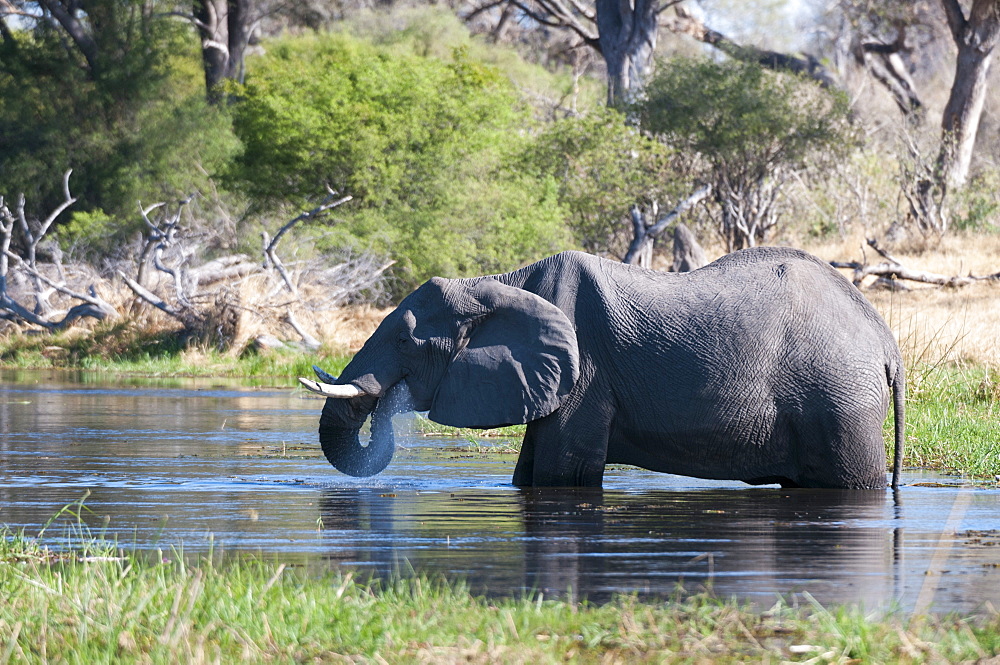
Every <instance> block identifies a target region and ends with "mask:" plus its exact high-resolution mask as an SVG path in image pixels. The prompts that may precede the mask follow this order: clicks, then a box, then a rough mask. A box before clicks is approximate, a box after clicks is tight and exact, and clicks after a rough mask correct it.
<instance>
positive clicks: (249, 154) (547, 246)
mask: <svg viewBox="0 0 1000 665" xmlns="http://www.w3.org/2000/svg"><path fill="white" fill-rule="evenodd" d="M233 93H234V94H235V95H236V96H238V98H239V99H240V101H239V102H238V103H237V104H236V105H235V106H234V108H233V114H234V127H235V130H236V133H237V135H238V136H239V137H240V139H241V140H242V141H243V145H244V150H243V153H242V155H241V156H240V157H239V158H238V159H237V160H236V162H235V166H234V168H233V169H232V170H231V172H230V181H231V182H232V183H234V184H236V185H237V186H238V187H240V188H242V190H243V191H245V192H246V193H247V194H249V195H250V196H252V197H255V198H256V199H257V200H258V201H259V202H260V203H261V205H262V206H265V207H267V208H270V209H274V210H279V209H281V208H282V207H283V206H284V207H287V206H295V207H306V206H308V205H310V200H311V199H312V198H313V197H316V196H317V195H320V194H324V193H325V190H326V188H327V187H332V188H333V189H335V190H337V191H340V192H343V193H349V194H351V195H353V196H354V197H355V201H354V202H352V204H351V205H349V206H344V207H343V208H340V209H338V221H339V222H340V223H338V224H337V225H336V226H333V227H331V228H329V229H327V232H326V233H325V234H324V235H323V236H322V238H321V239H319V240H317V247H319V248H320V249H323V248H330V247H334V246H338V247H343V246H354V247H356V248H358V249H362V250H369V249H370V250H375V251H377V252H387V253H389V254H391V255H392V257H393V258H394V259H395V260H396V261H397V265H396V266H395V275H396V277H397V279H398V280H399V288H400V290H408V289H409V288H410V287H412V286H414V285H415V284H417V283H419V282H421V281H423V280H425V279H427V278H429V277H431V276H433V275H445V276H461V275H470V274H479V273H482V272H495V271H499V270H508V269H511V268H513V267H516V266H517V265H519V264H522V263H526V262H529V261H532V260H534V259H537V258H540V257H541V256H544V255H546V254H549V253H552V252H553V251H557V250H559V249H563V248H565V247H566V246H567V244H568V242H569V237H568V234H567V232H566V230H565V227H564V225H563V223H562V219H563V211H562V210H561V209H560V207H559V205H558V202H557V198H556V196H555V189H554V186H553V184H552V182H551V180H550V179H549V178H547V177H545V176H544V175H542V176H536V175H529V174H525V173H521V172H519V171H518V170H517V169H516V168H514V161H513V156H514V155H517V154H519V153H520V152H521V151H522V150H523V148H524V146H525V145H526V143H527V142H529V141H530V140H531V139H530V135H529V133H528V132H527V131H526V128H528V127H529V125H530V112H529V109H528V108H526V107H525V106H524V105H523V104H522V103H521V102H520V100H519V99H518V95H517V94H516V91H515V89H514V87H513V86H512V85H511V84H510V82H509V81H508V80H507V79H506V78H504V77H503V76H502V75H501V74H500V73H499V72H498V71H497V70H495V69H493V68H492V67H489V66H485V65H483V64H481V63H478V62H476V61H473V60H471V59H470V58H469V57H468V56H467V55H466V53H465V52H464V51H463V50H461V49H459V50H456V51H455V52H454V54H453V56H452V58H451V59H449V60H443V59H439V58H435V57H423V56H418V55H411V54H406V53H402V54H401V53H395V52H387V51H384V50H381V49H379V48H377V47H375V46H372V45H370V44H367V43H364V42H361V41H359V40H356V39H353V38H351V37H348V36H346V35H326V36H310V37H303V38H297V39H285V40H282V41H279V42H276V43H274V44H271V45H269V46H268V53H267V55H266V56H263V57H260V58H256V59H254V60H253V61H252V62H251V63H250V66H249V70H248V75H247V80H246V83H245V85H243V86H239V87H237V88H236V89H234V90H233Z"/></svg>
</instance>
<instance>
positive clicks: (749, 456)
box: [300, 247, 905, 489]
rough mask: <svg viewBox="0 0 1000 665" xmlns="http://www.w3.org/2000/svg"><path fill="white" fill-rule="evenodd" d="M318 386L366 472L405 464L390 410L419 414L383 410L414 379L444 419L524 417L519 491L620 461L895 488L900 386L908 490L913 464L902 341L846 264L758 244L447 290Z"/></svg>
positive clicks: (432, 295) (331, 419)
mask: <svg viewBox="0 0 1000 665" xmlns="http://www.w3.org/2000/svg"><path fill="white" fill-rule="evenodd" d="M318 374H319V378H320V381H312V380H310V379H305V378H303V379H300V381H301V382H302V383H303V384H304V385H306V387H308V388H310V389H311V390H313V391H315V392H318V393H320V394H323V395H326V396H327V400H326V402H325V404H324V407H323V411H322V415H321V417H320V426H319V438H320V444H321V446H322V449H323V452H324V454H325V455H326V458H327V459H328V460H329V462H330V463H331V464H332V465H333V466H334V467H336V468H337V469H339V470H340V471H342V472H344V473H346V474H349V475H353V476H368V475H373V474H376V473H379V472H380V471H382V470H383V469H384V468H385V467H386V466H387V465H388V464H389V462H390V460H391V459H392V455H393V450H394V448H395V441H394V438H393V433H392V425H391V418H390V416H391V414H392V413H393V412H394V411H397V410H399V409H400V408H405V407H400V406H396V407H395V408H378V409H377V408H376V407H377V406H378V405H379V401H380V400H384V401H388V400H389V399H390V397H391V396H392V395H393V393H394V392H397V391H396V390H394V387H395V388H400V387H401V386H403V384H405V387H406V388H408V389H409V391H410V393H411V394H412V405H411V406H412V408H413V409H415V410H417V411H428V418H430V420H432V421H434V422H437V423H441V424H444V425H451V426H455V427H468V428H493V427H499V426H503V425H512V424H518V423H526V424H527V427H526V429H525V435H524V440H523V442H522V446H521V451H520V454H519V457H518V460H517V464H516V466H515V469H514V474H513V478H512V482H513V484H514V485H515V486H518V487H570V486H572V487H601V486H602V483H603V475H604V468H605V465H606V464H628V465H634V466H638V467H642V468H644V469H649V470H652V471H658V472H664V473H672V474H678V475H684V476H692V477H699V478H709V479H723V480H739V481H743V482H745V483H748V484H751V485H762V484H776V483H777V484H780V485H781V486H782V487H817V488H822V487H829V488H846V489H875V488H880V487H881V488H883V489H884V488H885V486H886V465H885V441H884V439H883V435H882V426H883V423H884V422H885V420H886V417H887V414H888V408H889V401H890V393H891V395H892V403H893V410H894V424H895V432H894V435H895V457H894V461H893V473H892V487H893V488H896V487H897V486H898V480H899V473H900V466H901V463H902V448H903V439H904V431H905V425H904V406H903V395H904V386H905V373H904V368H903V362H902V357H901V354H900V351H899V347H898V345H897V344H896V341H895V339H894V337H893V335H892V332H891V331H890V329H889V327H888V326H887V325H886V323H885V321H884V320H883V319H882V317H881V316H880V315H879V314H878V312H877V311H876V310H875V309H874V307H872V305H871V304H870V303H869V302H868V301H867V300H866V299H865V298H864V296H863V295H862V294H861V292H860V291H859V290H858V289H857V288H856V287H855V286H854V285H852V284H851V283H850V282H849V281H848V280H847V279H846V278H844V277H843V276H842V275H841V274H840V273H838V272H837V271H836V270H835V269H834V268H832V267H831V266H830V265H829V264H827V263H825V262H823V261H821V260H820V259H818V258H816V257H814V256H812V255H810V254H808V253H806V252H803V251H800V250H796V249H791V248H781V247H753V248H748V249H744V250H740V251H736V252H733V253H731V254H727V255H725V256H723V257H722V258H720V259H718V260H716V261H714V262H713V263H710V264H708V265H706V266H704V267H702V268H700V269H698V270H695V271H692V272H686V273H666V272H658V271H653V270H648V269H644V268H639V267H636V266H631V265H626V264H623V263H618V262H615V261H612V260H608V259H604V258H600V257H597V256H593V255H590V254H586V253H583V252H577V251H567V252H562V253H560V254H556V255H554V256H550V257H548V258H545V259H543V260H541V261H538V262H537V263H534V264H531V265H528V266H526V267H524V268H521V269H518V270H514V271H513V272H509V273H506V274H497V275H490V276H484V277H474V278H465V279H443V278H438V277H435V278H432V279H430V280H429V281H427V282H426V283H424V284H423V285H422V286H420V287H419V288H417V289H416V290H415V291H414V292H412V293H411V294H409V295H408V296H406V298H404V299H403V300H402V302H401V303H400V304H399V306H398V307H397V308H396V309H395V310H394V311H392V312H390V313H389V314H388V315H387V316H386V317H385V319H384V320H383V321H382V322H381V324H380V325H379V326H378V328H377V329H376V330H375V332H374V333H373V334H372V335H371V337H370V338H369V339H368V340H367V341H366V342H365V344H364V345H363V347H362V348H361V349H360V351H358V353H357V354H356V355H355V356H354V357H353V359H352V360H351V361H350V363H348V365H347V366H346V368H345V369H344V371H343V373H342V374H341V375H340V377H339V378H334V377H332V376H330V375H327V374H325V373H323V372H321V371H320V372H318ZM383 406H385V405H384V404H383ZM373 411H374V412H375V415H374V416H373V418H372V426H371V430H372V436H371V440H370V442H369V443H368V444H367V445H362V444H361V443H360V441H359V436H358V432H359V429H360V428H361V426H362V425H363V423H364V422H365V420H366V418H367V416H369V414H372V412H373Z"/></svg>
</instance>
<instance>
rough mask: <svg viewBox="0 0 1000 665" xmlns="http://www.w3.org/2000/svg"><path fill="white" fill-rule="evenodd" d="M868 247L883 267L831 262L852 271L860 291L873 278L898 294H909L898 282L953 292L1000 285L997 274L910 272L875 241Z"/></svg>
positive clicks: (836, 266)
mask: <svg viewBox="0 0 1000 665" xmlns="http://www.w3.org/2000/svg"><path fill="white" fill-rule="evenodd" d="M867 244H868V246H869V247H871V248H872V249H873V250H875V252H876V253H877V254H878V255H879V256H881V257H882V259H883V261H882V262H881V263H876V264H869V263H868V262H867V260H866V259H863V260H862V261H831V262H830V265H832V266H833V267H834V268H845V269H848V270H851V271H853V274H852V276H851V281H852V282H854V285H855V286H857V287H858V288H861V286H862V284H863V282H864V280H865V278H867V277H872V276H874V277H877V278H878V281H877V282H876V283H878V284H882V285H886V286H889V287H890V288H894V289H899V290H906V287H905V286H902V285H900V284H899V283H898V280H903V281H911V282H920V283H923V284H932V285H934V286H946V287H951V288H957V287H961V286H968V285H969V284H975V283H976V282H1000V272H995V273H993V274H991V275H973V274H972V273H969V274H968V275H941V274H938V273H933V272H927V271H924V270H911V269H910V268H907V267H906V266H904V265H903V264H902V262H900V261H899V259H897V258H896V257H894V256H893V255H892V254H890V253H889V252H888V251H887V250H885V249H883V248H882V247H881V246H880V245H879V243H878V240H876V239H875V238H869V239H868V240H867Z"/></svg>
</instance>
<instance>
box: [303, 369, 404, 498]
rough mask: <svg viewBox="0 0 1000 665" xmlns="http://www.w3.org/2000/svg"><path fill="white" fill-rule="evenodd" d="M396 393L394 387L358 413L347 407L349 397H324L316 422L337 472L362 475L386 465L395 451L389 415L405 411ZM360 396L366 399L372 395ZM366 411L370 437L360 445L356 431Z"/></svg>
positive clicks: (363, 419)
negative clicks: (324, 402)
mask: <svg viewBox="0 0 1000 665" xmlns="http://www.w3.org/2000/svg"><path fill="white" fill-rule="evenodd" d="M398 392H399V391H398V390H396V388H395V386H394V387H393V388H392V389H390V391H389V393H388V394H386V395H384V396H383V397H382V399H378V400H375V402H374V403H372V404H371V408H370V409H362V410H361V412H360V413H358V412H357V411H355V410H354V409H352V408H350V407H349V405H348V404H347V403H348V402H349V400H345V399H337V398H330V399H327V401H326V405H325V406H324V407H323V415H322V416H321V417H320V421H319V443H320V446H321V447H322V449H323V454H324V455H326V459H327V460H328V461H329V462H330V464H332V465H333V466H334V467H335V468H336V469H337V470H338V471H340V472H342V473H346V474H347V475H349V476H355V477H358V478H364V477H367V476H374V475H375V474H377V473H381V472H382V471H383V470H384V469H385V468H386V467H387V466H389V462H391V461H392V455H393V453H394V452H395V450H396V437H395V435H394V433H393V430H392V417H393V416H394V415H395V414H396V413H400V412H401V411H404V410H405V408H402V406H403V405H401V404H400V400H399V399H397V398H396V397H395V396H396V395H397V394H398ZM362 399H363V400H364V401H369V400H370V399H371V398H369V397H364V398H362ZM345 407H346V411H345ZM369 413H371V417H372V423H371V439H370V440H369V442H368V445H362V444H361V440H360V438H359V436H358V432H359V431H360V430H361V426H362V425H363V424H364V421H365V418H366V417H367V416H368V414H369Z"/></svg>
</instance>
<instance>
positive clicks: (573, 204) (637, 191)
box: [523, 108, 690, 257]
mask: <svg viewBox="0 0 1000 665" xmlns="http://www.w3.org/2000/svg"><path fill="white" fill-rule="evenodd" d="M673 158H674V154H673V151H672V150H670V149H669V148H668V147H666V146H665V145H664V144H662V143H660V142H658V141H655V140H654V139H652V138H650V137H649V136H647V135H644V134H642V133H640V132H639V131H638V130H637V129H636V128H634V127H631V126H629V125H628V124H627V123H626V119H625V116H624V115H622V114H621V113H620V112H618V111H615V110H613V109H608V108H601V109H598V110H595V111H594V112H592V113H590V114H587V115H582V116H575V117H568V118H565V119H562V120H557V121H556V122H554V123H552V124H551V125H549V126H548V127H547V128H546V129H545V130H544V131H543V132H542V133H541V135H540V136H539V138H538V141H537V142H536V143H534V144H532V145H531V146H530V147H529V148H528V150H527V151H526V153H525V155H524V156H523V160H524V164H525V168H526V169H529V170H534V171H535V172H537V173H539V174H549V175H550V176H551V177H554V178H555V179H556V181H557V182H558V183H559V184H558V189H559V200H560V202H561V203H562V205H563V206H564V207H565V208H566V210H567V212H568V214H569V226H570V229H571V230H572V232H573V238H574V240H575V241H576V242H577V243H578V244H579V245H580V246H581V247H583V248H584V249H586V250H587V251H589V252H593V253H595V254H612V255H615V256H618V257H621V256H623V255H624V253H625V251H626V250H627V248H628V244H629V241H630V240H631V222H630V221H629V209H630V208H631V207H632V206H633V205H635V204H640V205H648V204H650V203H652V202H653V201H656V202H658V203H659V204H661V206H663V207H665V208H666V207H669V206H667V205H666V204H667V203H669V202H670V201H672V200H674V199H675V198H677V197H678V196H679V195H683V194H686V193H687V191H686V190H687V188H688V187H689V186H690V182H689V181H686V180H684V179H682V178H681V177H680V176H679V175H678V173H677V172H676V171H675V169H674V167H673Z"/></svg>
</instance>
